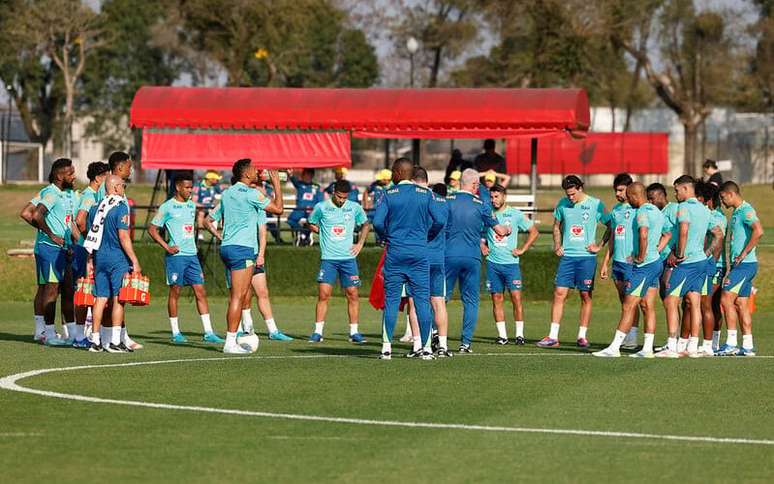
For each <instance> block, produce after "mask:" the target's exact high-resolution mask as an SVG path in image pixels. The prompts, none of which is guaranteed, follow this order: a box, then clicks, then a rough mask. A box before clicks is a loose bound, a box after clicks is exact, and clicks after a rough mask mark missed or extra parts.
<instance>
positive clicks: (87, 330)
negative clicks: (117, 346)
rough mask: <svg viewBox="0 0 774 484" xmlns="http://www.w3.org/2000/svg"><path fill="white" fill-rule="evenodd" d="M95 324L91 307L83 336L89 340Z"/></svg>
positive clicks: (88, 310) (87, 313)
mask: <svg viewBox="0 0 774 484" xmlns="http://www.w3.org/2000/svg"><path fill="white" fill-rule="evenodd" d="M93 324H94V319H93V318H92V316H91V307H89V308H88V309H87V310H86V324H85V325H84V326H83V334H84V335H85V336H86V337H87V338H91V330H92V325H93Z"/></svg>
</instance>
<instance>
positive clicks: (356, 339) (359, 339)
mask: <svg viewBox="0 0 774 484" xmlns="http://www.w3.org/2000/svg"><path fill="white" fill-rule="evenodd" d="M349 341H350V342H352V343H355V344H358V345H359V344H363V343H365V342H366V339H365V336H363V334H362V333H355V334H351V335H349Z"/></svg>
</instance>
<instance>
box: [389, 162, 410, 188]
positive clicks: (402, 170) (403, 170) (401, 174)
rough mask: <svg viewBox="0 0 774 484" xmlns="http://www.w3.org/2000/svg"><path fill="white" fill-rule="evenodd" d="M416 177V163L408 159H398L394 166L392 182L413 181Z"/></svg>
mask: <svg viewBox="0 0 774 484" xmlns="http://www.w3.org/2000/svg"><path fill="white" fill-rule="evenodd" d="M413 176H414V163H413V162H412V161H411V160H409V159H408V158H398V159H397V160H395V162H394V163H393V164H392V181H393V182H395V183H398V182H402V181H403V180H411V178H412V177H413Z"/></svg>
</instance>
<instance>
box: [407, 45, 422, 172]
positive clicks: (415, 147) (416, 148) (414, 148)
mask: <svg viewBox="0 0 774 484" xmlns="http://www.w3.org/2000/svg"><path fill="white" fill-rule="evenodd" d="M406 50H408V53H409V64H410V73H409V86H410V87H412V88H413V87H414V54H416V53H417V50H419V42H418V41H417V39H415V38H414V37H413V36H412V37H409V38H408V40H407V41H406ZM420 150H421V146H420V144H419V140H418V139H412V140H411V158H412V161H413V162H414V165H419V152H420Z"/></svg>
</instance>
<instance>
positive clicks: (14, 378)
mask: <svg viewBox="0 0 774 484" xmlns="http://www.w3.org/2000/svg"><path fill="white" fill-rule="evenodd" d="M479 354H482V353H479ZM492 354H493V355H499V354H500V353H492ZM523 354H525V355H526V353H523ZM539 354H545V353H539ZM482 355H483V354H482ZM304 358H307V359H311V358H351V356H347V355H293V356H257V357H256V356H253V357H218V358H186V359H177V360H154V361H137V362H131V363H114V364H108V365H82V366H70V367H64V368H45V369H40V370H31V371H27V372H23V373H16V374H13V375H8V376H5V377H3V378H0V388H2V389H5V390H10V391H15V392H21V393H30V394H33V395H41V396H44V397H51V398H61V399H65V400H76V401H81V402H90V403H108V404H114V405H128V406H133V407H146V408H157V409H164V410H186V411H192V412H205V413H219V414H226V415H240V416H248V417H265V418H279V419H286V420H306V421H316V422H331V423H341V424H353V425H376V426H382V427H408V428H426V429H452V430H478V431H485V432H521V433H534V434H558V435H582V436H592V437H613V438H621V437H628V438H632V439H650V440H670V441H681V442H702V443H713V444H746V445H772V446H774V440H769V439H741V438H728V437H710V436H690V435H668V434H645V433H639V432H610V431H602V430H579V429H546V428H529V427H502V426H487V425H468V424H452V423H434V422H401V421H395V420H371V419H360V418H347V417H325V416H319V415H302V414H293V413H273V412H257V411H251V410H236V409H225V408H213V407H200V406H194V405H172V404H168V403H154V402H141V401H134V400H114V399H111V398H99V397H89V396H86V395H75V394H68V393H60V392H52V391H48V390H37V389H34V388H27V387H23V386H20V385H18V384H17V382H18V381H19V380H23V379H25V378H31V377H34V376H39V375H44V374H47V373H56V372H65V371H76V370H87V369H94V368H121V367H132V366H143V365H163V364H168V363H186V362H197V361H232V360H238V361H245V360H259V359H304Z"/></svg>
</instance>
